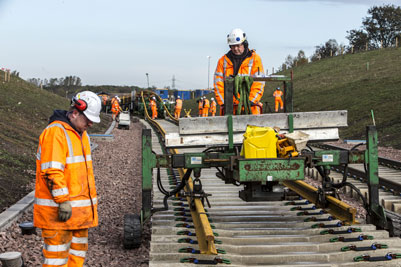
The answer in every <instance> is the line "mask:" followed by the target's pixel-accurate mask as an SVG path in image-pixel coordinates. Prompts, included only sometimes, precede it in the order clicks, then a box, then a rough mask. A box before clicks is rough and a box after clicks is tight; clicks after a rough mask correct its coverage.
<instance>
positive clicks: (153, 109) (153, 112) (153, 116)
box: [152, 106, 157, 120]
mask: <svg viewBox="0 0 401 267" xmlns="http://www.w3.org/2000/svg"><path fill="white" fill-rule="evenodd" d="M155 118H157V108H156V106H152V120H154V119H155Z"/></svg>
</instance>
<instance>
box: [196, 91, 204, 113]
mask: <svg viewBox="0 0 401 267" xmlns="http://www.w3.org/2000/svg"><path fill="white" fill-rule="evenodd" d="M196 102H198V109H199V117H202V116H203V111H202V110H203V96H201V98H199V100H198V101H196Z"/></svg>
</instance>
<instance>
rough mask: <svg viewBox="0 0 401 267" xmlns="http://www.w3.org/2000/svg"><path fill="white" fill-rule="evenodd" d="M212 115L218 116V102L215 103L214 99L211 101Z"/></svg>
mask: <svg viewBox="0 0 401 267" xmlns="http://www.w3.org/2000/svg"><path fill="white" fill-rule="evenodd" d="M210 113H211V114H212V117H214V116H216V101H214V98H213V97H212V98H211V99H210Z"/></svg>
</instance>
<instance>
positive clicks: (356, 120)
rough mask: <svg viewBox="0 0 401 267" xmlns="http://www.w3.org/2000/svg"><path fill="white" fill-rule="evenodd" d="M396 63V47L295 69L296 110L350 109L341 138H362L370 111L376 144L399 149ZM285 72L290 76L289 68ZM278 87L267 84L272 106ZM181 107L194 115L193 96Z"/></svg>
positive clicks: (400, 94) (399, 55)
mask: <svg viewBox="0 0 401 267" xmlns="http://www.w3.org/2000/svg"><path fill="white" fill-rule="evenodd" d="M262 60H263V59H262ZM400 62H401V48H398V49H382V50H375V51H370V52H364V53H359V54H348V55H342V56H337V57H333V58H328V59H324V60H321V61H318V62H313V63H309V64H306V65H303V66H299V67H296V68H294V70H293V71H294V111H296V112H301V111H324V110H342V109H345V110H348V126H349V127H347V128H346V129H341V131H340V136H341V138H343V139H365V131H366V130H365V127H366V125H370V124H372V116H371V110H372V109H373V111H374V116H375V121H376V126H377V129H378V133H379V141H380V144H381V145H383V146H392V147H394V148H398V149H401V135H400V134H399V133H400V131H401V64H400ZM367 64H369V68H367ZM280 74H282V73H280ZM284 74H285V75H290V73H289V71H287V72H284ZM277 85H279V84H274V83H266V88H265V92H264V95H263V98H262V102H263V103H266V102H267V103H268V105H269V107H270V108H271V109H273V110H274V99H273V96H272V94H273V91H274V88H275V87H276V86H277ZM210 97H212V95H209V96H208V98H209V99H210ZM265 107H266V104H265ZM183 108H186V109H192V112H191V115H192V116H196V115H197V104H196V103H195V100H188V101H185V102H184V106H183ZM182 115H184V112H183V113H182Z"/></svg>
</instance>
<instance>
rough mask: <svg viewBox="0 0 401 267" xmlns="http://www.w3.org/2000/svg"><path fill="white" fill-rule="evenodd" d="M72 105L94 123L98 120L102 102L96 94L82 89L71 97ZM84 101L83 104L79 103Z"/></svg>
mask: <svg viewBox="0 0 401 267" xmlns="http://www.w3.org/2000/svg"><path fill="white" fill-rule="evenodd" d="M72 100H73V103H74V106H75V107H76V108H77V109H78V110H80V111H82V112H83V113H84V115H85V116H86V117H87V118H88V120H90V121H93V122H95V123H99V122H100V117H99V115H100V110H101V109H102V102H101V101H100V98H99V96H98V95H96V94H95V93H94V92H91V91H83V92H80V93H78V94H77V95H76V96H74V97H73V99H72ZM81 100H83V101H84V104H82V103H81Z"/></svg>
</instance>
